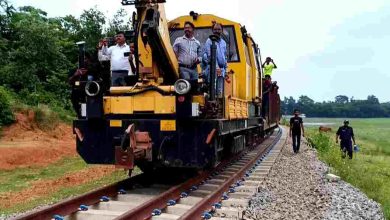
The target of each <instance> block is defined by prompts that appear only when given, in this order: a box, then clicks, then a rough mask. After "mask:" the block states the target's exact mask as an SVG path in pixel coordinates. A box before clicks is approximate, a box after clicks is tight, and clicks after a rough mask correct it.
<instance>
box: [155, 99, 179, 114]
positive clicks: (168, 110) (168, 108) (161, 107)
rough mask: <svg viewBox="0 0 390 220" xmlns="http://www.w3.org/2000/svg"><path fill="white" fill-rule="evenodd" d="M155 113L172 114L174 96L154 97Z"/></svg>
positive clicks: (174, 104)
mask: <svg viewBox="0 0 390 220" xmlns="http://www.w3.org/2000/svg"><path fill="white" fill-rule="evenodd" d="M155 106H156V107H155V111H154V113H156V114H173V113H175V112H176V98H175V96H166V97H156V98H155Z"/></svg>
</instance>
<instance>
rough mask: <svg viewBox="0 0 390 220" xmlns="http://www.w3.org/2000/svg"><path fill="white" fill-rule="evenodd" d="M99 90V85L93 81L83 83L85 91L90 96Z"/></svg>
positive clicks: (95, 94)
mask: <svg viewBox="0 0 390 220" xmlns="http://www.w3.org/2000/svg"><path fill="white" fill-rule="evenodd" d="M99 92H100V85H99V83H97V82H95V81H89V82H87V84H86V85H85V93H86V94H87V95H88V96H90V97H95V96H97V95H98V94H99Z"/></svg>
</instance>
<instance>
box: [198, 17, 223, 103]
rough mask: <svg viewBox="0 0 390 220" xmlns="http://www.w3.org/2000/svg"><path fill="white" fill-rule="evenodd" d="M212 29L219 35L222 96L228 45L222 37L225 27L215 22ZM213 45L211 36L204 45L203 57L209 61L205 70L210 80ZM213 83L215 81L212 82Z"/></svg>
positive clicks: (220, 93)
mask: <svg viewBox="0 0 390 220" xmlns="http://www.w3.org/2000/svg"><path fill="white" fill-rule="evenodd" d="M212 31H213V34H214V35H215V36H217V37H218V40H217V42H216V44H217V57H216V58H217V62H216V63H217V69H216V73H217V86H216V88H217V96H218V97H221V96H222V95H223V85H224V80H225V75H226V68H227V45H226V42H225V41H224V40H223V39H222V38H221V35H222V32H223V27H222V24H220V23H214V24H213V26H212ZM211 45H212V40H211V39H210V38H208V39H207V41H206V43H205V45H204V53H203V54H204V55H203V59H204V61H205V63H207V67H206V70H205V71H204V74H205V78H206V81H207V82H209V81H210V61H211ZM211 83H213V82H211Z"/></svg>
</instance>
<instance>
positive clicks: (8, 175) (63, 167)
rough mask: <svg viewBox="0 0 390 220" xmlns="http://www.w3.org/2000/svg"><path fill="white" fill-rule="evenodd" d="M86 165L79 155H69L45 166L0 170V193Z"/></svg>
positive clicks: (26, 186) (76, 169)
mask: <svg viewBox="0 0 390 220" xmlns="http://www.w3.org/2000/svg"><path fill="white" fill-rule="evenodd" d="M87 167H88V165H87V164H86V163H85V162H84V161H83V160H82V159H81V158H79V157H69V158H64V159H62V160H60V161H59V162H57V163H54V164H52V165H49V166H47V167H45V168H39V167H31V168H17V169H14V170H11V171H1V176H0V193H3V192H16V191H21V190H23V189H25V188H28V187H29V186H30V184H31V183H32V182H33V181H38V180H50V179H56V178H58V177H61V176H63V175H64V174H66V173H70V172H75V171H78V170H82V169H85V168H87Z"/></svg>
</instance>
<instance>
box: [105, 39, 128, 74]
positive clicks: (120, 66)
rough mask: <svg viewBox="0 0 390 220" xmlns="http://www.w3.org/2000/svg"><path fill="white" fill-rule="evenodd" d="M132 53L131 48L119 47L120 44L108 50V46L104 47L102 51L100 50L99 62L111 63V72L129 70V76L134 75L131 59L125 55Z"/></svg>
mask: <svg viewBox="0 0 390 220" xmlns="http://www.w3.org/2000/svg"><path fill="white" fill-rule="evenodd" d="M127 52H130V47H129V45H127V44H124V45H122V46H119V45H118V44H117V45H115V46H111V47H110V48H108V49H107V47H106V46H103V48H102V49H101V50H99V53H98V56H99V61H107V60H110V61H111V71H118V70H127V71H129V75H134V73H133V72H132V71H131V68H130V63H129V57H125V55H124V53H127Z"/></svg>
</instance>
